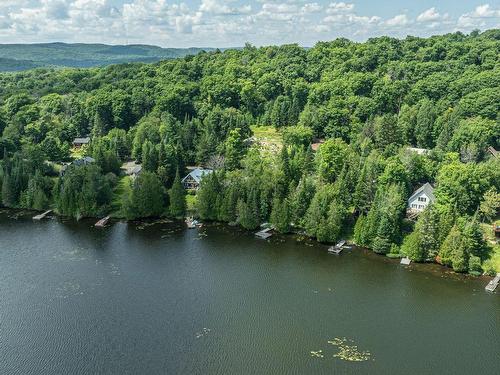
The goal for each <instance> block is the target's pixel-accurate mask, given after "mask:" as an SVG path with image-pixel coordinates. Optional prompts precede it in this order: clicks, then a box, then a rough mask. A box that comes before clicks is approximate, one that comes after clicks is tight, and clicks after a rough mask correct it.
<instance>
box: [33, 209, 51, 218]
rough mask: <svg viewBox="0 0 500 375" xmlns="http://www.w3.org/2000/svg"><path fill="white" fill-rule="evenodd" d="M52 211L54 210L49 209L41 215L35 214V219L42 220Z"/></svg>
mask: <svg viewBox="0 0 500 375" xmlns="http://www.w3.org/2000/svg"><path fill="white" fill-rule="evenodd" d="M51 212H52V210H48V211H45V212H43V213H41V214H39V215H36V216H33V220H42V219H44V218H45V216H47V215H48V214H50V213H51Z"/></svg>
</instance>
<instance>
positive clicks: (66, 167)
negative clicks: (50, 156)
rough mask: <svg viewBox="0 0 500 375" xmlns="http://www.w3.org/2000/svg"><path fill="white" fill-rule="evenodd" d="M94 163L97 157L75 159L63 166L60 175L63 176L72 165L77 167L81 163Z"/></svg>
mask: <svg viewBox="0 0 500 375" xmlns="http://www.w3.org/2000/svg"><path fill="white" fill-rule="evenodd" d="M92 163H95V159H94V158H91V157H90V156H85V157H83V158H81V159H76V160H73V161H72V162H71V163H68V164H65V165H63V166H62V167H61V171H60V175H61V176H63V175H64V173H66V170H67V169H68V167H69V166H70V165H76V166H77V167H79V166H81V165H88V164H92Z"/></svg>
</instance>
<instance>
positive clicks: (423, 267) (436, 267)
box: [0, 208, 493, 283]
mask: <svg viewBox="0 0 500 375" xmlns="http://www.w3.org/2000/svg"><path fill="white" fill-rule="evenodd" d="M11 213H13V214H11ZM36 213H39V211H34V210H26V209H16V208H0V215H2V214H5V215H6V216H7V217H8V218H9V219H12V220H18V219H20V218H23V219H29V218H30V217H31V216H33V215H34V214H36ZM98 219H99V218H91V217H86V218H82V219H80V220H76V219H74V218H72V217H66V216H61V215H58V214H57V213H55V212H52V213H50V214H49V215H48V216H47V217H46V218H45V219H44V220H57V221H58V222H59V223H61V224H65V223H69V222H71V223H89V224H91V225H90V227H94V224H95V223H94V221H95V220H98ZM116 223H123V224H127V225H132V226H133V227H134V229H136V230H144V229H146V228H151V227H154V226H157V225H176V226H178V225H181V226H182V228H183V229H185V230H188V228H186V227H185V225H184V221H183V220H179V219H169V218H149V219H148V218H146V219H140V220H126V219H124V218H116V217H111V219H110V220H109V222H108V224H107V225H106V226H105V227H103V228H96V229H98V230H103V229H105V228H107V227H109V226H111V225H113V224H116ZM203 225H204V226H206V227H209V228H216V229H217V230H219V231H222V232H227V231H231V232H233V233H239V234H242V235H247V236H252V237H253V235H254V232H252V231H248V230H246V229H244V228H241V227H240V226H234V225H229V224H228V223H224V222H206V223H204V224H203ZM189 230H193V229H189ZM194 230H196V231H198V230H200V229H199V228H197V229H194ZM286 240H293V241H294V242H295V243H296V244H298V245H302V246H304V247H313V248H317V249H318V250H324V251H325V252H326V251H327V249H328V247H329V245H328V244H324V243H321V242H318V241H317V240H316V239H314V238H312V237H308V236H305V235H303V234H300V233H289V234H280V233H275V234H274V235H273V237H272V238H270V239H267V240H262V239H259V241H264V242H269V243H273V242H274V243H279V242H283V241H286ZM349 245H350V246H351V249H346V250H345V251H353V250H356V251H360V252H362V254H363V256H364V257H366V258H367V259H370V260H374V261H381V262H384V263H388V264H392V265H394V266H398V267H402V268H403V267H404V268H405V269H406V270H407V271H408V272H413V271H417V272H420V273H422V274H430V275H432V276H438V275H439V277H441V278H445V277H446V278H451V279H455V280H457V281H466V280H469V279H470V280H484V281H485V283H487V282H488V281H489V280H492V279H493V276H490V275H486V274H483V275H471V274H468V273H458V272H455V271H453V270H452V269H451V268H449V267H446V266H443V265H441V264H438V263H431V262H424V263H418V262H411V264H410V265H408V266H407V265H400V263H399V262H400V258H392V257H388V256H386V255H384V254H377V253H375V252H374V251H373V250H371V249H369V248H365V247H361V246H357V245H355V244H352V243H349ZM331 256H332V255H331ZM340 256H342V255H340Z"/></svg>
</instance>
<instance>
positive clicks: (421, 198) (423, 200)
mask: <svg viewBox="0 0 500 375" xmlns="http://www.w3.org/2000/svg"><path fill="white" fill-rule="evenodd" d="M418 201H419V202H426V201H427V198H426V197H418Z"/></svg>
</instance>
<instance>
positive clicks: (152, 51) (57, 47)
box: [0, 43, 213, 72]
mask: <svg viewBox="0 0 500 375" xmlns="http://www.w3.org/2000/svg"><path fill="white" fill-rule="evenodd" d="M203 50H213V48H207V49H203V48H161V47H156V46H148V45H140V44H129V45H106V44H86V43H38V44H37V43H35V44H0V72H2V71H5V72H11V71H22V70H27V69H33V68H37V67H73V68H90V67H94V66H105V65H110V64H121V63H130V62H156V61H159V60H164V59H172V58H177V57H184V56H186V55H191V54H195V53H198V52H200V51H203Z"/></svg>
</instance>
